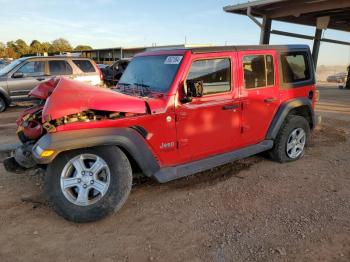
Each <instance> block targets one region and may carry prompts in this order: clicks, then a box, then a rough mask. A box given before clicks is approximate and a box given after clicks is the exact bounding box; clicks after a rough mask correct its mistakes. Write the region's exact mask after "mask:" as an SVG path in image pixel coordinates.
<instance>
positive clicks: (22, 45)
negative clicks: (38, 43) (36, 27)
mask: <svg viewBox="0 0 350 262" xmlns="http://www.w3.org/2000/svg"><path fill="white" fill-rule="evenodd" d="M15 44H16V47H15V51H16V53H18V54H19V56H22V55H26V54H28V53H29V46H28V45H27V43H26V42H25V41H24V40H22V39H17V40H16V42H15Z"/></svg>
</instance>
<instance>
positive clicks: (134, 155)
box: [32, 128, 160, 177]
mask: <svg viewBox="0 0 350 262" xmlns="http://www.w3.org/2000/svg"><path fill="white" fill-rule="evenodd" d="M99 146H117V147H118V148H120V149H121V150H122V151H123V152H124V153H125V155H126V156H127V157H128V159H129V161H130V164H131V165H134V166H133V168H134V169H133V171H135V170H137V169H138V168H139V169H140V170H141V171H142V172H143V173H144V174H145V175H146V176H149V177H150V176H152V175H153V174H154V173H156V172H157V171H158V170H159V169H160V166H159V164H158V162H157V160H156V158H155V157H154V155H153V152H152V151H151V149H150V148H149V146H148V145H147V142H146V141H145V139H144V137H142V135H141V134H139V133H138V132H137V131H136V130H134V129H132V128H100V129H84V130H74V131H65V132H58V133H48V134H46V135H44V136H43V137H42V138H41V139H40V140H39V141H38V142H37V143H36V144H35V145H34V147H33V150H32V154H33V157H34V159H35V161H36V162H37V163H38V164H45V165H46V164H50V163H51V162H52V161H53V160H54V159H55V158H56V157H57V156H58V155H59V154H61V153H64V152H67V151H71V150H75V149H80V148H91V147H99ZM49 149H50V150H53V151H54V154H53V155H52V156H50V157H46V158H43V157H41V156H40V154H39V152H40V151H42V150H49Z"/></svg>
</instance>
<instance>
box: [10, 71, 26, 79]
mask: <svg viewBox="0 0 350 262" xmlns="http://www.w3.org/2000/svg"><path fill="white" fill-rule="evenodd" d="M12 77H13V78H23V77H24V74H23V73H19V72H16V73H14V74H13V75H12Z"/></svg>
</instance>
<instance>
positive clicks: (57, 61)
mask: <svg viewBox="0 0 350 262" xmlns="http://www.w3.org/2000/svg"><path fill="white" fill-rule="evenodd" d="M54 76H66V77H69V78H71V79H74V80H78V81H82V82H85V83H88V84H90V85H94V86H102V85H103V75H102V73H101V71H100V69H99V68H98V67H97V65H96V64H95V62H94V61H92V60H91V59H88V58H76V57H61V56H59V57H56V56H51V57H50V56H48V57H25V58H20V59H17V60H15V61H13V62H12V63H11V64H9V65H7V66H5V67H4V68H2V69H1V70H0V112H3V111H5V110H6V108H7V107H8V106H9V105H10V103H11V102H13V101H23V100H27V99H28V93H29V92H30V91H31V90H32V89H33V88H34V87H36V86H37V85H38V84H39V83H40V82H42V81H45V80H48V79H50V78H52V77H54Z"/></svg>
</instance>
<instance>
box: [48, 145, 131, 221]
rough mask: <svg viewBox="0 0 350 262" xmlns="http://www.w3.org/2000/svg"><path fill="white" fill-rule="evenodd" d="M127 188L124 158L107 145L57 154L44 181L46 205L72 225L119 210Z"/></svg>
mask: <svg viewBox="0 0 350 262" xmlns="http://www.w3.org/2000/svg"><path fill="white" fill-rule="evenodd" d="M131 185H132V170H131V166H130V163H129V161H128V158H127V157H126V155H125V154H124V153H123V152H122V151H121V150H120V149H119V148H117V147H107V146H104V147H98V148H87V149H79V150H73V151H68V152H64V153H62V154H60V155H59V156H58V157H57V158H56V159H55V160H54V161H53V162H52V163H51V164H50V165H49V167H48V171H47V176H46V181H45V187H46V191H47V195H48V199H49V203H50V205H51V206H52V207H53V208H54V210H55V211H56V212H57V213H58V214H59V215H61V216H63V217H64V218H65V219H67V220H69V221H73V222H91V221H96V220H99V219H101V218H103V217H105V216H106V215H108V214H109V213H111V212H112V211H114V210H118V209H120V208H121V206H122V205H123V204H124V202H125V201H126V199H127V197H128V195H129V193H130V191H131Z"/></svg>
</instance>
